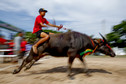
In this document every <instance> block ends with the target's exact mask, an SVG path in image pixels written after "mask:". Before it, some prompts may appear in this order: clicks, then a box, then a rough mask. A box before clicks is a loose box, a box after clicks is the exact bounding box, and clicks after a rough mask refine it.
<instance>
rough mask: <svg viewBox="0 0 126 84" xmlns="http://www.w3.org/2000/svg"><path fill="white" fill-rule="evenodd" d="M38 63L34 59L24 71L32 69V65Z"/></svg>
mask: <svg viewBox="0 0 126 84" xmlns="http://www.w3.org/2000/svg"><path fill="white" fill-rule="evenodd" d="M35 62H36V61H35V60H34V59H33V60H32V61H31V62H30V64H29V65H28V66H26V68H25V69H24V70H28V69H30V68H31V67H32V65H33V64H34V63H35Z"/></svg>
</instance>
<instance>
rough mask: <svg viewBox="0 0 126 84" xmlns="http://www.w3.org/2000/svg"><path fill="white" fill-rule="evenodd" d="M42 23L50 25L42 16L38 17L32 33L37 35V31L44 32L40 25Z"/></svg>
mask: <svg viewBox="0 0 126 84" xmlns="http://www.w3.org/2000/svg"><path fill="white" fill-rule="evenodd" d="M40 23H43V24H44V23H45V24H48V23H49V22H48V21H47V20H46V18H43V17H42V16H41V15H38V16H37V17H36V19H35V24H34V28H33V32H32V33H36V32H37V31H39V30H42V26H41V25H40Z"/></svg>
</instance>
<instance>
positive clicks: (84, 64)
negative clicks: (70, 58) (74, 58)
mask: <svg viewBox="0 0 126 84" xmlns="http://www.w3.org/2000/svg"><path fill="white" fill-rule="evenodd" d="M79 59H80V61H81V62H82V64H83V66H84V72H87V70H88V69H87V65H86V62H85V60H84V59H83V58H82V57H79Z"/></svg>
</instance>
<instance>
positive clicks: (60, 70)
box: [18, 66, 112, 76]
mask: <svg viewBox="0 0 126 84" xmlns="http://www.w3.org/2000/svg"><path fill="white" fill-rule="evenodd" d="M66 72H67V67H66V66H60V67H55V68H52V69H49V70H38V71H27V73H28V74H27V73H26V75H18V76H29V75H36V74H46V73H66ZM96 72H97V73H105V74H112V73H111V72H109V71H106V70H104V69H88V71H87V72H86V73H85V74H86V75H87V76H91V75H90V74H91V73H96ZM82 73H84V70H83V68H72V76H75V75H77V74H82Z"/></svg>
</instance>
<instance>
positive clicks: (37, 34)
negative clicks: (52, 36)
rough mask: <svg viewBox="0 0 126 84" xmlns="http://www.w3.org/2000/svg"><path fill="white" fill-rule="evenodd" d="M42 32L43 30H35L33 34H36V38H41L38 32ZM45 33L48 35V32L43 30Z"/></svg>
mask: <svg viewBox="0 0 126 84" xmlns="http://www.w3.org/2000/svg"><path fill="white" fill-rule="evenodd" d="M42 32H44V31H43V30H39V31H37V32H36V33H35V34H36V37H37V38H41V36H40V34H41V33H42ZM45 33H46V34H48V35H49V32H45Z"/></svg>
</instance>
